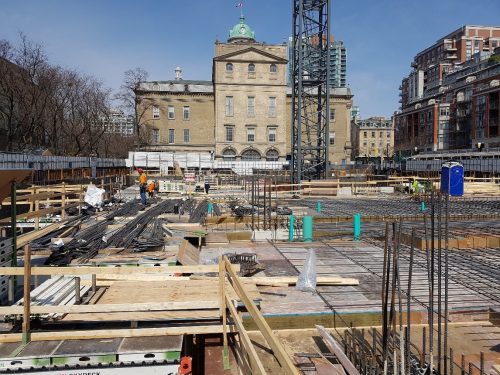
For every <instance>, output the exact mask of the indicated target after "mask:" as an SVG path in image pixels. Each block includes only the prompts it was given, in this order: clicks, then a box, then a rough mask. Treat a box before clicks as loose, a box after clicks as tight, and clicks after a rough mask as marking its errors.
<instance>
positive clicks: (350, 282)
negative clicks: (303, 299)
mask: <svg viewBox="0 0 500 375" xmlns="http://www.w3.org/2000/svg"><path fill="white" fill-rule="evenodd" d="M189 278H190V279H191V280H215V278H214V277H211V276H198V275H193V276H190V277H189ZM297 278H298V276H269V277H244V278H242V281H244V282H245V283H247V282H252V283H254V284H255V285H263V286H275V285H276V286H287V285H295V284H296V283H297ZM316 285H345V286H354V285H359V280H358V279H354V278H349V277H337V276H318V277H317V280H316Z"/></svg>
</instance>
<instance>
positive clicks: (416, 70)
mask: <svg viewBox="0 0 500 375" xmlns="http://www.w3.org/2000/svg"><path fill="white" fill-rule="evenodd" d="M499 46H500V27H498V26H472V25H467V26H463V27H461V28H459V29H457V30H455V31H453V32H452V33H450V34H448V35H446V36H444V37H442V38H440V39H439V40H438V41H437V42H436V43H435V44H433V45H432V46H430V47H429V48H426V49H425V50H423V51H421V52H419V53H418V54H417V55H416V56H415V58H414V60H413V62H412V64H411V67H412V71H411V72H410V74H409V75H408V76H407V77H405V78H403V80H402V82H401V86H400V100H399V102H400V103H401V107H400V111H399V112H398V113H396V114H395V116H394V117H395V148H396V150H397V151H400V152H402V153H406V154H410V153H415V152H420V151H438V150H446V149H458V148H471V147H472V146H473V144H474V142H475V140H476V139H482V140H483V141H485V137H486V138H488V137H491V136H493V135H494V134H497V133H496V132H497V128H498V116H495V113H493V115H492V116H490V117H489V119H488V120H489V121H490V123H491V125H490V124H488V128H490V127H491V129H492V131H491V132H490V131H489V130H488V132H486V131H484V132H481V131H480V130H478V129H482V128H483V120H484V119H482V118H480V117H478V116H476V115H475V114H474V113H476V112H477V111H478V110H480V108H482V107H483V106H484V104H485V103H486V102H488V103H490V101H491V103H492V104H491V105H492V106H491V107H488V108H490V109H491V108H493V109H494V108H496V107H497V106H498V90H499V88H498V85H496V83H495V82H498V75H499V73H498V68H497V65H498V62H496V61H497V60H496V58H492V56H494V55H495V49H497V51H498V47H499ZM485 86H488V87H490V90H489V91H488V93H487V95H486V94H485V95H486V96H484V95H480V94H479V93H480V91H481V90H484V87H485ZM495 92H496V94H495ZM495 137H496V136H495Z"/></svg>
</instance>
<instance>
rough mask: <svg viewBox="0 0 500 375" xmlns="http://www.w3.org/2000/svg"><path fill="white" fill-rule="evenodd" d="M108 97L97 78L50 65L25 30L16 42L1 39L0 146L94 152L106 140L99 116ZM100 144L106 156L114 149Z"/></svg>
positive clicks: (105, 112)
mask: <svg viewBox="0 0 500 375" xmlns="http://www.w3.org/2000/svg"><path fill="white" fill-rule="evenodd" d="M139 73H140V72H139ZM139 73H138V74H139ZM140 74H142V73H140ZM142 76H143V77H145V76H144V75H143V74H142ZM110 102H111V94H110V90H108V89H106V88H105V87H104V86H103V84H102V82H100V81H98V80H96V79H95V78H93V77H91V76H84V75H82V74H80V73H78V72H75V71H71V70H67V69H63V68H61V67H57V66H52V65H50V64H49V62H48V59H47V56H46V55H45V52H44V51H43V49H42V46H41V45H39V44H36V43H33V42H31V41H30V40H28V39H27V38H26V37H25V36H24V35H22V34H21V38H20V43H19V45H18V46H17V47H14V46H12V45H11V44H10V43H9V42H7V41H5V40H0V135H1V136H3V138H4V140H5V142H4V145H2V144H0V146H1V147H2V148H6V149H7V150H10V151H13V150H15V149H25V148H27V147H31V148H37V147H49V148H50V149H51V150H52V151H53V152H54V153H55V154H65V155H90V154H99V153H101V152H102V150H103V146H104V144H105V143H106V142H107V143H110V140H109V139H108V138H110V137H104V134H105V128H104V125H103V121H102V119H103V118H105V117H106V116H107V115H108V114H109V108H110ZM129 143H130V142H127V143H125V144H127V145H128V144H129ZM104 149H105V150H106V151H105V153H106V155H108V154H111V153H112V152H114V151H112V149H111V148H110V147H107V146H106V147H104ZM116 151H118V147H116ZM119 151H120V152H121V151H123V150H119ZM127 151H128V150H127Z"/></svg>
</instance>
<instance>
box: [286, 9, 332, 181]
mask: <svg viewBox="0 0 500 375" xmlns="http://www.w3.org/2000/svg"><path fill="white" fill-rule="evenodd" d="M329 35H330V1H329V0H294V2H293V44H292V84H293V91H292V160H291V161H292V165H291V170H292V182H293V183H300V181H301V180H304V179H324V178H326V177H327V175H328V169H329V158H328V154H329V152H328V144H329V142H328V136H329V121H328V119H329V112H330V103H329V102H330V95H328V94H329V92H328V91H329V87H328V82H329V69H328V67H329V65H330V53H329V49H330V42H329V40H330V38H329Z"/></svg>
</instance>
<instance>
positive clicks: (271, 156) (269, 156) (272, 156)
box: [266, 149, 280, 161]
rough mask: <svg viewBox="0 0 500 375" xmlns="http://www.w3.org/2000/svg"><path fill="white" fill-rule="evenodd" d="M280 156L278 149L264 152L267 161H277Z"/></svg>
mask: <svg viewBox="0 0 500 375" xmlns="http://www.w3.org/2000/svg"><path fill="white" fill-rule="evenodd" d="M279 157H280V154H279V152H278V150H274V149H273V150H269V151H268V152H266V160H267V161H278V159H279Z"/></svg>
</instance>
